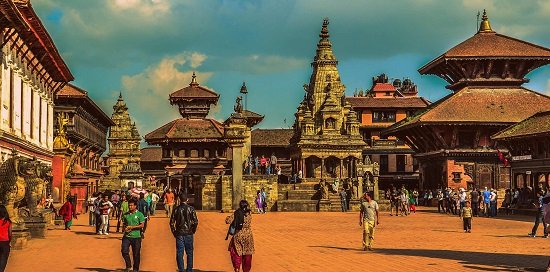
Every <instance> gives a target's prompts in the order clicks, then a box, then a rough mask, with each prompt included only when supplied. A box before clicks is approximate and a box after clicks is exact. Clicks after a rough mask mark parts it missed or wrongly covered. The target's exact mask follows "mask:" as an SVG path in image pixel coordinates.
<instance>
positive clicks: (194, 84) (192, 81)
mask: <svg viewBox="0 0 550 272" xmlns="http://www.w3.org/2000/svg"><path fill="white" fill-rule="evenodd" d="M198 85H199V83H198V82H197V76H196V75H195V71H193V75H192V76H191V83H189V86H198Z"/></svg>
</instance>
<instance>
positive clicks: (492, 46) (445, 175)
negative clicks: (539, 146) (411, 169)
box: [384, 12, 550, 188]
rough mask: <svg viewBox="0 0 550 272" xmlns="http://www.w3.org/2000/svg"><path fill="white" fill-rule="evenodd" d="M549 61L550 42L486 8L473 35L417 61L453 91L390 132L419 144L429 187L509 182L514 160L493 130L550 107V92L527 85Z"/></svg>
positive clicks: (503, 184) (501, 185) (414, 145)
mask: <svg viewBox="0 0 550 272" xmlns="http://www.w3.org/2000/svg"><path fill="white" fill-rule="evenodd" d="M548 63H550V49H548V48H545V47H542V46H538V45H534V44H532V43H529V42H525V41H521V40H518V39H515V38H512V37H508V36H505V35H502V34H498V33H496V32H495V31H493V30H492V28H491V26H490V23H489V20H488V19H487V16H486V14H485V12H484V14H483V18H482V22H481V24H480V27H479V31H478V32H477V33H476V34H475V35H474V36H473V37H471V38H469V39H467V40H465V41H464V42H462V43H460V44H458V45H457V46H455V47H453V48H451V49H450V50H449V51H447V52H445V53H443V54H442V55H441V56H439V57H437V58H436V59H434V60H433V61H431V62H430V63H428V64H426V65H425V66H423V67H422V68H420V69H419V72H420V73H421V74H432V75H437V76H439V77H441V78H443V79H445V80H446V81H447V82H449V85H448V86H447V88H448V89H450V90H451V91H452V93H451V94H450V95H447V96H446V97H444V98H442V99H440V100H439V101H437V102H435V103H433V104H431V105H430V106H429V107H428V108H427V109H426V110H425V111H421V112H420V113H417V114H414V115H413V116H410V117H408V118H406V119H404V120H402V121H401V122H399V123H397V124H395V125H393V126H392V127H390V128H389V129H387V130H386V131H385V132H384V134H386V135H396V136H397V137H398V138H399V139H401V140H403V141H405V142H406V143H407V144H408V145H409V146H410V147H411V148H413V149H414V150H415V151H416V152H417V154H416V158H417V159H418V160H419V163H420V173H421V185H423V187H424V188H437V187H446V186H452V187H474V186H476V187H484V186H487V187H492V188H508V187H509V186H510V168H509V167H505V166H504V165H503V163H502V162H501V161H500V160H499V156H498V151H497V147H498V146H496V143H495V142H494V140H492V139H491V135H493V134H495V133H497V132H498V131H500V130H502V129H504V128H506V127H508V126H510V125H512V124H515V123H517V122H520V121H522V120H524V119H525V118H527V117H529V116H531V115H533V114H535V113H536V112H537V111H540V110H550V97H547V96H545V95H542V94H540V93H537V92H535V91H532V90H529V89H526V88H525V87H523V86H522V84H523V83H525V82H527V81H528V79H527V78H525V76H526V75H527V74H528V73H529V72H531V71H532V70H534V69H536V68H538V67H540V66H543V65H546V64H548ZM501 151H502V150H501Z"/></svg>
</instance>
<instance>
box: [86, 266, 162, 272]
mask: <svg viewBox="0 0 550 272" xmlns="http://www.w3.org/2000/svg"><path fill="white" fill-rule="evenodd" d="M75 269H77V270H85V271H93V272H114V271H117V272H118V271H126V269H122V268H121V269H117V270H111V269H105V268H99V267H77V268H75ZM140 271H141V272H153V271H148V270H140Z"/></svg>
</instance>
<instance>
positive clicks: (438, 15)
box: [31, 0, 550, 136]
mask: <svg viewBox="0 0 550 272" xmlns="http://www.w3.org/2000/svg"><path fill="white" fill-rule="evenodd" d="M31 3H32V5H33V7H34V9H35V11H36V13H37V14H38V15H39V16H40V18H41V20H42V22H43V24H44V25H45V26H46V29H47V30H48V32H49V33H50V35H51V37H52V39H53V40H54V43H55V44H56V46H57V49H58V50H59V52H60V54H61V56H62V57H63V59H64V60H65V62H66V63H67V65H68V66H69V69H70V70H71V72H72V73H73V75H74V76H75V80H74V81H73V82H72V84H74V85H76V86H78V87H81V88H83V89H85V90H87V91H88V94H89V95H90V97H91V98H92V99H93V100H94V101H95V102H96V103H97V104H98V105H99V106H100V107H101V108H102V109H103V110H104V111H105V112H106V113H107V114H108V115H109V116H110V115H111V114H112V111H113V110H112V106H113V105H114V104H115V102H116V99H117V97H118V94H119V92H122V95H123V97H124V99H125V101H126V103H127V105H128V107H129V112H130V115H131V116H132V119H133V120H135V122H136V124H137V126H138V130H139V132H140V135H141V136H144V135H145V134H147V133H149V132H151V131H153V130H154V129H156V128H158V127H160V126H161V125H163V124H166V123H168V122H170V121H172V120H174V119H176V118H178V117H179V113H178V110H177V107H176V106H170V103H169V102H168V95H169V94H170V93H172V92H174V91H176V90H178V89H181V88H184V87H186V86H188V85H189V82H190V81H191V74H192V73H193V71H196V73H197V80H198V82H199V83H200V84H201V85H202V86H206V87H208V88H210V89H212V90H214V91H216V92H217V93H219V94H220V96H221V97H220V101H219V103H218V105H217V106H215V107H214V108H213V109H212V110H211V117H212V118H215V119H217V120H219V121H223V120H225V119H226V118H227V117H228V116H229V115H230V113H231V112H232V111H233V105H234V102H235V98H236V96H238V95H239V90H240V87H241V85H242V83H243V81H244V82H246V85H247V86H248V91H249V94H248V98H247V99H248V103H247V104H248V109H249V110H252V111H254V112H257V113H259V114H262V115H265V119H264V121H263V122H262V123H260V125H259V126H258V127H260V128H283V127H290V126H292V124H293V122H294V113H295V112H296V108H297V107H298V105H299V102H300V100H301V99H302V97H303V94H304V93H303V92H304V90H303V87H302V86H303V84H305V83H308V81H309V77H310V75H311V72H312V69H311V66H310V64H311V62H312V60H313V57H314V55H315V49H316V45H317V42H318V40H319V36H318V35H319V32H320V30H321V25H322V21H323V18H325V17H328V18H329V19H330V25H329V32H330V35H331V37H330V40H331V41H332V45H333V50H334V54H335V55H336V58H337V59H338V60H339V66H338V68H339V71H340V77H341V79H342V82H343V83H344V84H345V85H346V87H347V89H346V94H347V95H350V96H351V95H353V92H354V90H356V89H369V88H370V87H371V85H372V77H374V76H376V75H378V74H380V73H385V74H387V75H388V77H389V78H390V79H392V78H400V79H402V78H407V77H408V78H410V79H412V80H413V82H415V83H416V84H417V85H418V89H419V94H420V95H421V96H424V97H426V98H428V99H429V100H431V101H436V100H438V99H440V98H442V97H443V96H445V95H447V94H449V90H447V89H445V86H446V85H447V84H446V82H445V81H443V80H442V79H439V78H438V77H436V76H431V75H426V76H421V75H420V74H419V73H418V72H417V69H418V68H420V67H421V66H423V65H424V64H426V63H427V62H429V61H430V60H432V59H434V58H436V57H437V56H439V55H440V54H442V53H444V52H445V51H447V50H448V49H450V48H451V47H453V46H455V45H456V44H458V43H460V42H462V41H464V40H466V39H468V38H469V37H471V36H472V35H474V34H475V32H476V31H477V28H478V23H477V18H476V15H477V13H478V11H483V9H487V14H488V16H489V20H490V22H491V26H492V28H493V30H495V31H496V32H497V33H500V34H504V35H508V36H512V37H515V38H519V39H523V40H526V41H529V42H532V43H535V44H539V45H542V46H545V47H550V28H549V27H548V25H550V16H548V14H550V1H544V0H541V1H535V0H525V1H517V0H502V1H500V0H493V1H491V0H463V1H458V0H453V1H451V0H448V1H447V0H446V1H441V0H416V1H405V0H391V1H374V0H372V1H367V0H363V1H359V0H345V1H333V0H93V1H90V0H70V1H68V0H31ZM527 77H528V78H530V79H531V81H530V82H529V83H528V84H526V86H527V87H528V88H531V89H533V90H536V91H539V92H541V93H545V94H548V93H550V81H549V79H550V65H549V66H548V67H542V68H539V69H537V70H535V71H533V72H531V73H530V74H529V75H528V76H527Z"/></svg>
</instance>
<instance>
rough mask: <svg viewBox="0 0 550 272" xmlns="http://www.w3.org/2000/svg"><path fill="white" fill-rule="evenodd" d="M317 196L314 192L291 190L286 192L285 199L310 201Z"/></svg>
mask: <svg viewBox="0 0 550 272" xmlns="http://www.w3.org/2000/svg"><path fill="white" fill-rule="evenodd" d="M316 194H317V191H316V190H292V191H288V192H287V199H290V200H312V198H313V197H314V196H315V195H316Z"/></svg>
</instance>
